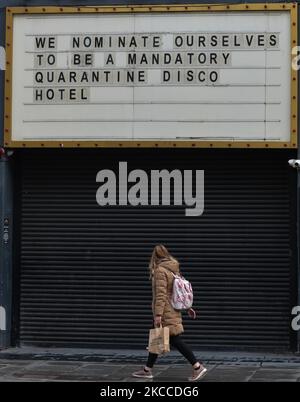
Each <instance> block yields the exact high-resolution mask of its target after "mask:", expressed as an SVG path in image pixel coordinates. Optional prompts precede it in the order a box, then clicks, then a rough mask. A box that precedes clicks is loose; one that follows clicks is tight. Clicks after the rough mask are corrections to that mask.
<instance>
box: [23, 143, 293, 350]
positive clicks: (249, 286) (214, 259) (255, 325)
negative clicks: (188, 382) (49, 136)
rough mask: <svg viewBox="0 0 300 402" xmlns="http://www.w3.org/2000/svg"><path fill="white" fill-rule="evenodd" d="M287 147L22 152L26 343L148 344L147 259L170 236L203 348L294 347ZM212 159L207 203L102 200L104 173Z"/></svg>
mask: <svg viewBox="0 0 300 402" xmlns="http://www.w3.org/2000/svg"><path fill="white" fill-rule="evenodd" d="M293 156H294V155H293V152H292V151H283V150H276V151H275V150H224V151H222V150H179V149H178V150H158V149H154V150H151V149H149V150H147V149H139V150H133V149H131V150H130V149H128V150H126V149H124V150H107V149H103V150H72V151H71V150H70V151H68V150H53V151H47V150H32V151H29V150H26V151H23V154H22V155H21V158H20V159H21V163H20V168H21V175H22V180H21V233H20V328H19V340H20V343H21V344H30V345H47V346H49V345H54V346H84V347H141V348H144V347H145V345H146V341H147V332H148V329H149V327H150V325H151V289H150V284H149V281H148V280H147V277H148V271H147V264H148V260H149V257H150V254H151V251H152V248H153V246H154V245H155V244H157V243H163V244H166V245H167V246H168V247H169V249H170V250H171V252H172V253H173V254H174V255H175V256H176V257H177V258H179V260H180V261H181V263H182V270H183V272H184V273H186V276H187V277H188V278H189V279H190V280H191V282H192V284H193V287H194V292H195V307H196V309H197V310H198V312H199V318H198V319H197V320H196V321H190V320H188V319H187V318H186V319H185V329H186V340H187V341H189V342H190V344H192V345H193V346H194V347H195V348H199V349H200V348H231V349H265V350H267V349H272V350H289V349H291V345H292V344H291V333H290V311H291V306H292V305H293V303H294V294H293V279H294V272H295V267H294V263H293V261H294V246H295V244H294V230H295V228H294V223H293V222H294V219H295V216H293V215H294V213H295V212H294V209H293V197H294V193H293V191H294V189H295V188H296V186H295V183H294V179H295V177H294V172H293V171H292V169H291V168H289V167H288V165H287V160H288V159H289V157H293ZM119 161H127V162H128V169H129V170H132V169H136V168H139V169H144V170H145V171H147V172H148V173H149V172H150V169H163V168H165V169H168V170H173V169H182V170H183V169H194V170H195V169H204V170H205V212H204V214H203V215H202V216H199V217H186V216H185V213H184V208H183V207H178V206H177V207H174V206H173V207H162V206H158V207H157V206H156V207H150V206H149V207H105V208H104V207H99V206H98V204H97V203H96V198H95V195H96V190H97V188H98V186H99V185H98V184H97V183H96V180H95V178H96V173H97V172H98V171H99V170H100V169H104V168H106V169H113V170H117V167H118V162H119Z"/></svg>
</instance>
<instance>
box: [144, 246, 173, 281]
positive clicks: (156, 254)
mask: <svg viewBox="0 0 300 402" xmlns="http://www.w3.org/2000/svg"><path fill="white" fill-rule="evenodd" d="M163 259H173V257H172V256H171V254H170V253H169V251H168V250H167V248H166V247H165V246H164V245H163V244H158V245H157V246H155V247H154V249H153V252H152V255H151V258H150V262H149V274H150V276H149V277H150V279H152V277H153V274H154V270H155V269H156V267H157V266H158V265H159V263H160V262H161V260H163Z"/></svg>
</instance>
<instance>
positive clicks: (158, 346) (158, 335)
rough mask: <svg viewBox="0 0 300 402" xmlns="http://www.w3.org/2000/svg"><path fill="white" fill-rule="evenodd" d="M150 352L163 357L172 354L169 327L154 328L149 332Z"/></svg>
mask: <svg viewBox="0 0 300 402" xmlns="http://www.w3.org/2000/svg"><path fill="white" fill-rule="evenodd" d="M147 349H148V351H149V352H150V353H155V354H157V355H161V354H163V353H167V352H170V334H169V328H168V327H162V326H160V327H159V328H153V329H150V332H149V343H148V348H147Z"/></svg>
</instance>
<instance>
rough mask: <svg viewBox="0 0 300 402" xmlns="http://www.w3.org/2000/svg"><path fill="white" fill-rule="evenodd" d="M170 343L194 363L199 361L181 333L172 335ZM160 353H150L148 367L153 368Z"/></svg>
mask: <svg viewBox="0 0 300 402" xmlns="http://www.w3.org/2000/svg"><path fill="white" fill-rule="evenodd" d="M170 345H172V346H174V347H175V348H176V349H177V350H178V351H179V352H180V353H181V354H182V355H183V356H184V357H185V358H186V359H187V360H188V361H189V362H190V363H191V364H192V365H194V364H195V363H197V361H198V360H197V359H196V357H195V355H194V353H193V352H192V350H191V349H190V347H189V346H188V345H187V344H186V343H184V342H183V340H182V339H181V336H180V335H171V336H170ZM157 357H158V355H157V354H155V353H149V355H148V360H147V367H149V368H152V367H153V365H154V363H155V362H156V359H157Z"/></svg>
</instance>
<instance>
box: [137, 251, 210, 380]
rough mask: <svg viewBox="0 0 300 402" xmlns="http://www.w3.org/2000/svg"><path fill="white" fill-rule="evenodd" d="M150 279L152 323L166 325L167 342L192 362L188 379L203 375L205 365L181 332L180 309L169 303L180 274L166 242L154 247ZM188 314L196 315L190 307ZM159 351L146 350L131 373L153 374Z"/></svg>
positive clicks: (145, 376) (144, 376)
mask: <svg viewBox="0 0 300 402" xmlns="http://www.w3.org/2000/svg"><path fill="white" fill-rule="evenodd" d="M149 270H150V280H152V312H153V317H154V326H155V327H157V326H160V325H162V326H163V327H169V332H170V345H171V346H174V347H175V348H176V349H177V350H178V351H179V352H180V353H181V354H182V355H183V356H184V357H185V358H186V359H187V360H188V361H189V363H190V364H191V365H192V375H191V377H189V381H197V380H199V379H200V378H201V377H203V376H204V375H205V373H206V371H207V369H206V368H205V367H204V366H203V364H202V363H200V362H199V360H197V359H196V357H195V356H194V353H193V352H192V350H191V349H190V348H189V347H188V345H186V344H185V343H184V342H183V340H182V338H181V334H182V333H183V331H184V330H183V326H182V317H181V312H180V311H177V310H174V308H173V307H172V305H171V303H170V298H171V295H172V288H173V281H174V276H173V273H174V274H179V273H180V271H179V263H178V261H177V260H176V259H175V258H174V257H172V256H171V254H170V253H169V252H168V250H167V249H166V247H165V246H163V245H161V244H160V245H157V246H155V247H154V250H153V253H152V256H151V260H150V264H149ZM188 314H189V315H190V316H191V317H192V318H195V312H194V311H193V310H192V309H191V310H189V311H188ZM157 357H158V355H157V354H154V353H149V355H148V361H147V364H146V365H145V366H144V367H143V368H142V370H140V371H136V372H135V373H133V374H132V375H133V377H138V378H147V379H151V378H153V374H152V368H153V366H154V364H155V362H156V359H157Z"/></svg>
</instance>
